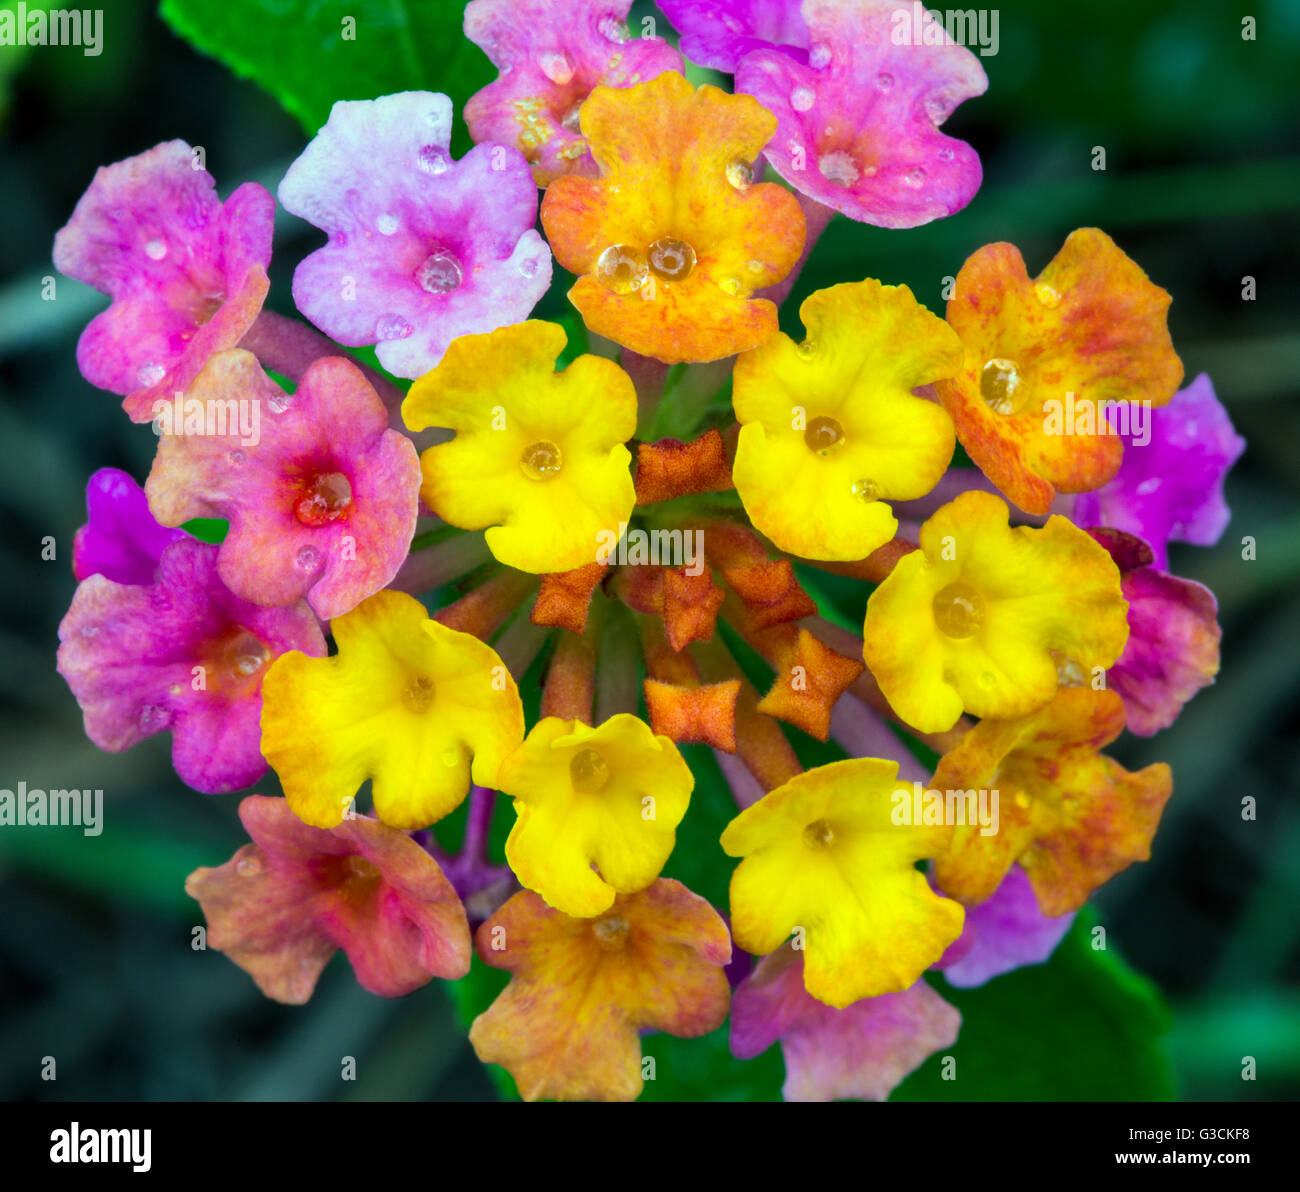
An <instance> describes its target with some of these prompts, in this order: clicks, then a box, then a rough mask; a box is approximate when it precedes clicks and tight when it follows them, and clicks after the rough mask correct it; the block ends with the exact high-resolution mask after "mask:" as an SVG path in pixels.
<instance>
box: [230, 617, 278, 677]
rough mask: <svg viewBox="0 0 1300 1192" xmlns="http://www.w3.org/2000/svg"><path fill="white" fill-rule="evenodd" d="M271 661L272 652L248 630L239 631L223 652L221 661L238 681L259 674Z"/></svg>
mask: <svg viewBox="0 0 1300 1192" xmlns="http://www.w3.org/2000/svg"><path fill="white" fill-rule="evenodd" d="M270 659H271V651H270V650H268V649H267V648H266V646H264V645H263V644H262V642H261V641H260V640H259V639H258V638H256V637H254V636H253V634H251V633H249V632H248V631H247V630H246V629H241V630H239V631H238V632H237V633H236V634H235V635H234V636H233V637H232V638H230V640H229V641H228V642H226V644H225V647H224V648H223V649H222V651H221V660H222V662H223V663H224V664H225V666H226V667H227V668H228V669H229V670H230V672H231V674H233V675H234V676H235V678H236V679H247V678H248V677H249V676H251V675H255V674H257V672H258V671H260V670H261V669H262V667H264V666H265V665H266V664H267V663H268V662H269V661H270Z"/></svg>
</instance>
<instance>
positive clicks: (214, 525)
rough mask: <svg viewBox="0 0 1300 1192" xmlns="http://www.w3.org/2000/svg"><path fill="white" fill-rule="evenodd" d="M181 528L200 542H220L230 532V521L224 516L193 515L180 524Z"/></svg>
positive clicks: (223, 540)
mask: <svg viewBox="0 0 1300 1192" xmlns="http://www.w3.org/2000/svg"><path fill="white" fill-rule="evenodd" d="M181 529H182V530H184V531H185V533H187V534H188V535H190V537H191V538H197V539H198V540H199V541H200V542H214V543H218V544H220V543H222V542H225V540H226V535H227V534H228V533H229V532H230V523H229V522H228V521H226V519H225V518H224V517H193V518H191V519H190V520H189V521H187V522H183V523H182V524H181Z"/></svg>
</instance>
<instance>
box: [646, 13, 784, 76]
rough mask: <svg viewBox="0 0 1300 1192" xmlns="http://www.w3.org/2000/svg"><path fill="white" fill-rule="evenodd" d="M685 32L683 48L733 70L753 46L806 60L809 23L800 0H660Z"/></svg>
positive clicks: (689, 54)
mask: <svg viewBox="0 0 1300 1192" xmlns="http://www.w3.org/2000/svg"><path fill="white" fill-rule="evenodd" d="M659 7H660V9H661V10H662V11H663V14H664V16H666V17H667V18H668V19H669V20H670V21H671V22H672V23H673V28H675V29H676V30H677V32H678V33H680V34H681V35H682V40H681V47H682V53H683V54H685V55H686V57H688V58H689V59H690V60H691V61H692V62H695V63H698V64H699V65H700V66H707V67H710V68H711V69H713V70H723V71H726V72H728V73H732V72H734V71H735V69H736V67H737V66H738V65H739V64H740V60H741V59H742V58H743V57H744V56H745V55H746V54H748V53H751V52H753V51H754V50H765V49H776V50H780V51H781V52H782V53H783V54H788V55H789V56H790V57H791V58H793V59H794V60H795V61H796V62H807V61H808V25H807V23H806V22H805V21H804V19H803V13H802V12H801V11H800V4H799V0H659Z"/></svg>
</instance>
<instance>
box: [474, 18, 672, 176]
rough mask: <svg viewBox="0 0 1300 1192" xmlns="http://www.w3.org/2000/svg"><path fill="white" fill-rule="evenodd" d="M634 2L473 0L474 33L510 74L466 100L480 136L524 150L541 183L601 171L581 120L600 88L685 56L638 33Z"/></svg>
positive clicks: (644, 75) (640, 77) (636, 79)
mask: <svg viewBox="0 0 1300 1192" xmlns="http://www.w3.org/2000/svg"><path fill="white" fill-rule="evenodd" d="M631 6H632V0H608V2H607V3H601V4H592V3H590V0H471V2H470V3H469V4H468V5H466V7H465V35H466V36H467V37H468V38H469V39H470V41H472V42H474V43H475V44H476V45H478V46H479V47H481V48H482V50H483V52H484V53H485V54H486V55H487V56H488V57H489V58H491V59H492V65H493V66H495V67H496V68H497V69H498V70H499V71H500V72H501V77H500V78H499V79H497V80H496V82H494V83H489V84H488V85H487V86H486V87H484V88H483V90H482V91H480V92H478V94H476V95H474V96H471V98H470V99H469V101H468V102H467V103H466V104H465V123H466V124H468V125H469V131H470V135H471V136H472V137H473V138H474V139H475V140H476V141H500V142H501V143H502V144H506V145H514V146H516V147H518V148H519V149H520V150H522V151H523V154H524V156H525V157H526V158H527V159H528V160H529V161H530V162H531V163H532V167H533V178H534V180H535V181H536V183H537V185H538V186H549V185H550V184H551V183H552V182H554V181H555V179H556V178H558V177H560V176H561V175H562V174H586V175H587V176H589V177H592V178H594V177H595V176H596V174H597V169H596V163H595V162H594V161H593V160H592V157H591V153H590V151H589V150H588V148H587V141H586V139H585V138H584V137H583V136H582V133H581V131H580V129H579V126H578V109H579V108H580V107H581V106H582V101H583V100H585V99H586V98H587V96H588V95H590V94H591V91H592V89H593V88H594V87H597V86H599V85H601V84H606V85H608V86H610V87H624V86H629V85H631V84H633V83H642V82H645V81H646V80H647V79H653V78H654V77H655V76H656V75H660V74H663V72H664V71H666V70H675V71H680V70H681V69H682V57H681V55H680V54H679V53H678V52H677V51H676V50H674V49H673V48H672V47H671V46H670V45H669V44H668V43H667V42H665V41H664V40H663V39H662V38H660V37H629V36H628V33H627V28H626V26H625V25H624V24H623V20H624V18H625V17H626V16H627V11H628V9H629V8H630V7H631Z"/></svg>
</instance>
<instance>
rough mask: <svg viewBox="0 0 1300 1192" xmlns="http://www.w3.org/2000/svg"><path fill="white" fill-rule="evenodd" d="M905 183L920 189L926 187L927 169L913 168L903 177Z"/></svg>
mask: <svg viewBox="0 0 1300 1192" xmlns="http://www.w3.org/2000/svg"><path fill="white" fill-rule="evenodd" d="M903 181H904V182H906V183H907V185H908V186H913V187H920V186H924V185H925V169H924V168H923V167H921V166H913V167H912V168H911V169H910V170H908V171H907V172H906V173H905V174H904V175H903Z"/></svg>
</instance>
